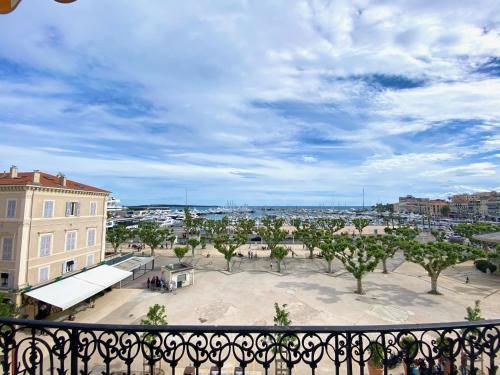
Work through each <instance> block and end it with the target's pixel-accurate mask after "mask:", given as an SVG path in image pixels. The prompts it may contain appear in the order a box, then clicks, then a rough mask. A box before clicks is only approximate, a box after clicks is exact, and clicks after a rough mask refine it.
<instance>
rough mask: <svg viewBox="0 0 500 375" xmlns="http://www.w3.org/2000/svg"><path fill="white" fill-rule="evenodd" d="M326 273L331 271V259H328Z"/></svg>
mask: <svg viewBox="0 0 500 375" xmlns="http://www.w3.org/2000/svg"><path fill="white" fill-rule="evenodd" d="M328 273H332V261H331V260H329V261H328Z"/></svg>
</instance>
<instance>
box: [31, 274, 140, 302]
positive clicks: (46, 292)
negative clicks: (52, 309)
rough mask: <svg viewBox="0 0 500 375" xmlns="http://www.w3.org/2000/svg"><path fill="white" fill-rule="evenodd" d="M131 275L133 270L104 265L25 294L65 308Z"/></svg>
mask: <svg viewBox="0 0 500 375" xmlns="http://www.w3.org/2000/svg"><path fill="white" fill-rule="evenodd" d="M131 275H132V272H128V271H123V270H120V269H117V268H115V267H111V266H108V265H102V266H99V267H95V268H92V269H90V270H88V271H86V272H81V273H78V274H76V275H74V276H70V277H67V278H65V279H62V280H60V281H56V282H54V283H52V284H49V285H46V286H42V287H40V288H38V289H35V290H32V291H31V292H28V293H25V294H26V295H27V296H29V297H32V298H35V299H37V300H39V301H43V302H45V303H48V304H51V305H53V306H57V307H59V308H61V309H63V310H65V309H67V308H69V307H71V306H74V305H76V304H77V303H80V302H82V301H84V300H86V299H87V298H90V297H92V296H94V295H96V294H97V293H99V292H101V291H103V290H104V289H106V288H109V287H110V286H112V285H115V284H117V283H119V282H120V281H122V280H123V279H126V278H127V277H129V276H131Z"/></svg>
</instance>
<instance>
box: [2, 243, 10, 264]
mask: <svg viewBox="0 0 500 375" xmlns="http://www.w3.org/2000/svg"><path fill="white" fill-rule="evenodd" d="M2 250H3V251H2V260H12V238H4V239H3V249H2Z"/></svg>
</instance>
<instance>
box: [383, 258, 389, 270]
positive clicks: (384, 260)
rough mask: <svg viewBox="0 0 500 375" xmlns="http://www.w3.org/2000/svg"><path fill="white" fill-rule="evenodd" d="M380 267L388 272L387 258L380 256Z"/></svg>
mask: <svg viewBox="0 0 500 375" xmlns="http://www.w3.org/2000/svg"><path fill="white" fill-rule="evenodd" d="M382 268H383V271H382V272H383V273H389V272H387V259H386V258H382Z"/></svg>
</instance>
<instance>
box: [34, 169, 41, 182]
mask: <svg viewBox="0 0 500 375" xmlns="http://www.w3.org/2000/svg"><path fill="white" fill-rule="evenodd" d="M33 183H34V184H39V183H40V171H39V170H38V169H35V170H34V171H33Z"/></svg>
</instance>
